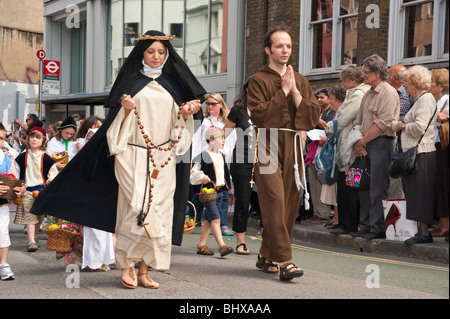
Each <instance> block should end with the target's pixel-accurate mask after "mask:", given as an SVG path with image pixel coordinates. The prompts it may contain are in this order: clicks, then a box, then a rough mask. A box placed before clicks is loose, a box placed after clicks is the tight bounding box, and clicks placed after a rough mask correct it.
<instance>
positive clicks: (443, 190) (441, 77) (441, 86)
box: [430, 69, 449, 241]
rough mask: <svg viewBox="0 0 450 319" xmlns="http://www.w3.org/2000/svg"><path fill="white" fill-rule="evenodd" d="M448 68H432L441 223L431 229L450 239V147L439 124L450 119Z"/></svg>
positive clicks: (437, 213) (437, 208)
mask: <svg viewBox="0 0 450 319" xmlns="http://www.w3.org/2000/svg"><path fill="white" fill-rule="evenodd" d="M448 91H449V90H448V70H447V69H436V70H431V88H430V93H431V94H433V96H434V99H435V100H436V106H437V112H438V115H437V120H436V131H435V133H436V135H435V137H434V145H435V146H436V167H437V174H436V183H435V188H434V205H435V206H434V207H435V208H434V217H435V218H436V219H439V224H438V225H437V227H436V228H435V229H433V230H432V231H431V235H432V236H433V237H445V236H446V240H447V241H448V233H449V223H448V221H449V216H448V214H449V205H448V191H449V187H448V181H449V175H448V166H449V159H448V155H449V148H447V149H442V146H441V141H440V139H439V134H438V130H439V126H440V125H441V123H444V122H447V121H448V104H449V101H448Z"/></svg>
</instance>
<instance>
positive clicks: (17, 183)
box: [0, 174, 23, 201]
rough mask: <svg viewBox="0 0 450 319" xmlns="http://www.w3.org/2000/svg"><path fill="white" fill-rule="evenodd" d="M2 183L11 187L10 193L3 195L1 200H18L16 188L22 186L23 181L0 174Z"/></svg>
mask: <svg viewBox="0 0 450 319" xmlns="http://www.w3.org/2000/svg"><path fill="white" fill-rule="evenodd" d="M0 181H2V182H3V185H5V186H9V191H7V192H6V193H4V194H3V195H1V196H0V198H3V199H7V200H12V201H14V200H16V198H17V195H16V193H15V192H14V187H17V186H22V184H23V181H22V180H20V179H16V178H12V177H9V176H6V175H1V174H0Z"/></svg>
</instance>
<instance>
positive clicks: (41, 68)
mask: <svg viewBox="0 0 450 319" xmlns="http://www.w3.org/2000/svg"><path fill="white" fill-rule="evenodd" d="M43 63H44V62H43V61H42V60H39V96H38V99H39V109H38V118H39V119H41V116H42V102H41V99H42V77H43V75H42V74H43Z"/></svg>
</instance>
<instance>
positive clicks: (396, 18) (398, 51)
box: [387, 0, 449, 65]
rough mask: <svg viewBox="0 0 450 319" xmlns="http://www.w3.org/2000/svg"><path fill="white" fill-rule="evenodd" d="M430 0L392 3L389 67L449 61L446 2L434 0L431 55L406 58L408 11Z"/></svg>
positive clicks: (390, 9) (390, 11) (390, 10)
mask: <svg viewBox="0 0 450 319" xmlns="http://www.w3.org/2000/svg"><path fill="white" fill-rule="evenodd" d="M428 2H430V1H429V0H415V1H411V2H407V3H404V2H403V1H390V7H389V35H388V48H389V50H388V58H387V62H388V64H389V65H394V64H403V65H413V64H424V63H434V62H442V61H448V59H449V54H448V53H444V44H445V41H444V38H445V18H446V12H447V9H448V8H446V0H432V1H431V2H433V39H432V48H431V55H426V56H421V57H412V58H405V57H404V50H405V34H406V30H405V28H406V26H405V22H406V9H407V8H408V7H411V6H416V5H419V4H425V3H428Z"/></svg>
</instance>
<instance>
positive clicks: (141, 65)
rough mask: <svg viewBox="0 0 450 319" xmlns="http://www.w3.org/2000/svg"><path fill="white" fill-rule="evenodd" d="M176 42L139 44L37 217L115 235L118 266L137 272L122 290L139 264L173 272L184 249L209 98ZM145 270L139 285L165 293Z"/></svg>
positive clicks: (156, 37) (40, 202)
mask: <svg viewBox="0 0 450 319" xmlns="http://www.w3.org/2000/svg"><path fill="white" fill-rule="evenodd" d="M171 39H172V37H171V36H166V35H165V34H163V33H161V32H158V31H148V32H146V33H145V35H144V36H143V37H141V38H139V41H138V42H137V44H136V46H135V47H134V49H133V50H132V52H131V53H130V55H129V56H128V58H127V60H126V62H125V63H124V65H123V66H122V68H121V70H120V72H119V74H118V76H117V79H116V81H115V83H114V85H113V87H112V90H111V92H110V95H109V97H108V99H107V101H106V104H105V107H110V108H111V109H110V113H109V115H108V117H107V119H106V121H105V123H104V124H103V125H102V126H101V127H100V129H99V130H98V132H97V133H96V134H94V136H93V137H92V139H91V140H90V142H89V143H87V144H86V145H85V147H83V148H82V149H81V151H80V152H79V153H78V154H77V156H75V157H74V158H73V160H72V161H70V162H69V164H68V165H67V166H66V167H65V168H64V169H63V170H62V171H61V172H60V173H59V175H58V176H57V177H56V178H55V179H54V181H53V182H52V183H50V184H49V186H48V187H47V188H46V189H45V190H44V191H42V192H41V193H40V195H39V197H38V198H36V201H35V204H34V205H33V207H32V210H31V212H32V213H35V214H42V213H45V214H50V215H53V216H56V217H60V218H64V219H67V220H70V221H72V222H76V223H78V224H81V225H86V226H90V227H93V228H97V229H101V230H105V231H109V232H114V233H115V234H116V247H115V255H116V263H117V266H118V268H121V269H125V270H127V271H128V269H129V274H128V275H127V274H125V275H123V276H122V283H123V284H124V285H125V286H127V287H130V288H134V287H135V286H136V284H137V280H135V270H134V267H135V264H136V263H141V262H142V261H143V262H144V265H146V266H147V269H148V266H150V267H152V268H154V269H168V268H169V266H170V256H171V245H172V244H176V245H180V244H181V238H182V233H183V223H184V214H185V210H186V204H187V201H188V195H189V169H190V154H189V152H188V151H189V149H190V145H191V140H192V136H193V133H194V121H193V119H194V118H196V119H197V118H198V119H201V112H199V110H200V111H201V109H200V108H201V103H202V102H203V101H204V95H205V93H206V92H205V90H204V89H203V87H202V86H201V85H200V83H199V82H198V81H197V79H196V78H195V76H194V75H193V74H192V72H191V71H190V70H189V68H188V67H187V65H186V64H185V62H184V61H183V60H182V59H181V58H180V57H179V55H178V54H177V53H176V51H175V50H174V49H173V47H172V45H171V43H170V42H169V41H170V40H171ZM155 41H158V42H159V43H162V44H164V46H163V47H165V48H166V49H167V54H166V59H165V61H164V62H163V63H162V65H160V66H159V67H156V68H152V67H151V66H150V65H147V64H146V63H145V61H144V60H143V57H144V52H145V51H146V50H147V49H149V47H150V46H152V47H154V45H153V43H154V42H155ZM122 99H123V101H122ZM130 105H132V107H133V108H132V109H131V111H130ZM169 198H173V199H174V200H167V199H169ZM141 265H142V263H141ZM141 268H142V267H139V269H140V275H139V281H140V282H141V283H142V284H143V285H144V286H146V287H148V288H157V287H158V286H159V285H158V284H157V283H155V282H153V281H152V279H151V278H150V277H149V276H148V274H146V273H141ZM144 268H145V267H143V268H142V269H144ZM125 270H124V272H123V273H125ZM133 274H134V275H133ZM141 275H142V276H144V278H141ZM124 276H125V277H127V278H125V277H124Z"/></svg>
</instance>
